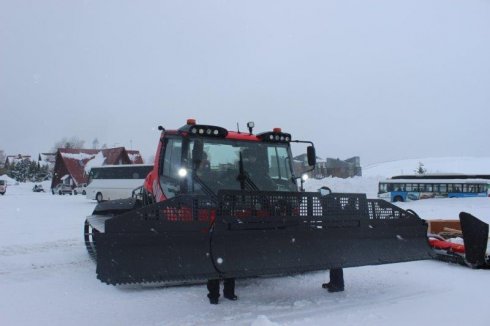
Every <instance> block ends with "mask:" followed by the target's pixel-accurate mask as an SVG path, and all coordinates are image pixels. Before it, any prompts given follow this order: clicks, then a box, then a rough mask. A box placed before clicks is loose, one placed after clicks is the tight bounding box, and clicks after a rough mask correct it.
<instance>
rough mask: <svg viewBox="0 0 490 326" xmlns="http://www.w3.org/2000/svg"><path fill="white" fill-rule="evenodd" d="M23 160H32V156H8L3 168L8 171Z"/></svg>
mask: <svg viewBox="0 0 490 326" xmlns="http://www.w3.org/2000/svg"><path fill="white" fill-rule="evenodd" d="M23 160H29V161H30V160H31V156H30V155H22V154H17V155H7V158H6V160H5V163H4V165H3V167H4V168H5V169H8V168H9V166H11V165H12V164H17V163H19V162H21V161H23Z"/></svg>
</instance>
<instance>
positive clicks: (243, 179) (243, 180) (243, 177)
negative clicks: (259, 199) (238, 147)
mask: <svg viewBox="0 0 490 326" xmlns="http://www.w3.org/2000/svg"><path fill="white" fill-rule="evenodd" d="M239 155H240V161H239V162H238V164H239V172H240V173H239V174H238V176H237V178H236V179H237V180H238V181H240V189H241V190H245V188H246V186H247V185H248V188H249V189H250V190H255V191H259V190H260V189H259V187H257V185H256V184H255V183H254V182H253V181H252V179H251V178H250V176H249V175H248V173H247V172H246V171H245V168H244V167H243V157H242V152H241V151H240V153H239Z"/></svg>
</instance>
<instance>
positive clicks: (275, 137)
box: [257, 128, 291, 143]
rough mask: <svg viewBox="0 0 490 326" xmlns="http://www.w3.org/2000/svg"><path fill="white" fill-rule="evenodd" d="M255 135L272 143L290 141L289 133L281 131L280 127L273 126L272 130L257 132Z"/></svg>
mask: <svg viewBox="0 0 490 326" xmlns="http://www.w3.org/2000/svg"><path fill="white" fill-rule="evenodd" d="M257 137H258V138H259V139H260V140H262V141H266V142H273V143H289V142H290V141H291V134H288V133H285V132H282V131H281V128H274V130H273V131H272V132H264V133H261V134H258V135H257Z"/></svg>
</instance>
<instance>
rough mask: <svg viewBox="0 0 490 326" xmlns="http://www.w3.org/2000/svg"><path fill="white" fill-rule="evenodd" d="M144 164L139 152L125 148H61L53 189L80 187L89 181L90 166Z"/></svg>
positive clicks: (56, 164)
mask: <svg viewBox="0 0 490 326" xmlns="http://www.w3.org/2000/svg"><path fill="white" fill-rule="evenodd" d="M120 164H143V158H142V157H141V154H140V152H139V151H135V150H126V149H125V148H124V147H116V148H107V149H76V148H60V149H58V151H57V152H56V161H55V164H54V170H53V179H52V181H51V188H54V187H55V186H57V185H58V184H60V183H62V182H63V183H65V184H69V185H72V186H78V185H81V184H84V183H87V181H88V172H89V171H87V167H88V166H102V165H120Z"/></svg>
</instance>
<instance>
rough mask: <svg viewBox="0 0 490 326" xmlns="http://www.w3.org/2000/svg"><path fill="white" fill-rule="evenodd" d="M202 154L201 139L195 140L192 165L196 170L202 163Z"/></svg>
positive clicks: (202, 144)
mask: <svg viewBox="0 0 490 326" xmlns="http://www.w3.org/2000/svg"><path fill="white" fill-rule="evenodd" d="M203 152H204V143H203V141H202V139H196V140H195V141H194V148H193V149H192V165H193V167H194V169H196V168H197V167H198V166H199V164H201V162H202V156H203Z"/></svg>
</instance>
